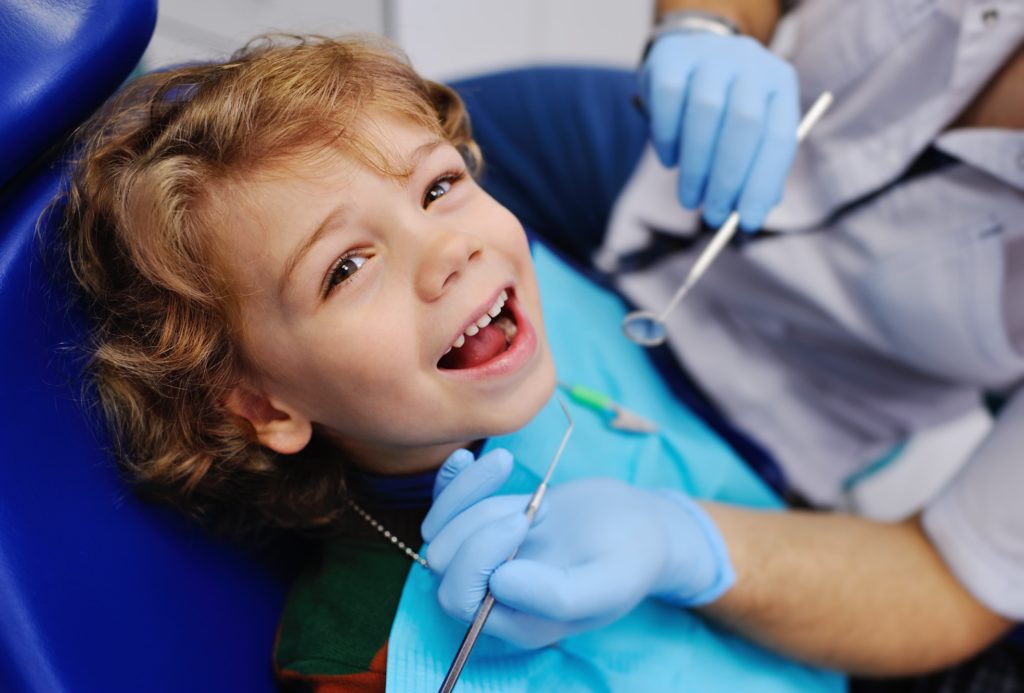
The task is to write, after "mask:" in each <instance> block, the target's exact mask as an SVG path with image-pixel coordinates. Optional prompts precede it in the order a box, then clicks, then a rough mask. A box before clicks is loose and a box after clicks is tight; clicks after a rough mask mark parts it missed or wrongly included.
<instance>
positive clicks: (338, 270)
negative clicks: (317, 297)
mask: <svg viewBox="0 0 1024 693" xmlns="http://www.w3.org/2000/svg"><path fill="white" fill-rule="evenodd" d="M366 260H367V258H366V256H365V255H356V254H353V255H344V256H342V257H340V258H338V259H337V260H335V262H334V264H333V265H332V266H331V269H330V271H329V272H328V273H327V280H326V281H325V282H324V292H323V295H324V296H325V297H326V296H327V294H329V293H331V290H333V289H334V287H336V286H338V284H343V283H345V282H346V281H348V280H349V278H350V277H351V276H352V275H353V274H355V273H356V272H358V271H359V269H360V268H361V267H362V266H363V265H365V264H366Z"/></svg>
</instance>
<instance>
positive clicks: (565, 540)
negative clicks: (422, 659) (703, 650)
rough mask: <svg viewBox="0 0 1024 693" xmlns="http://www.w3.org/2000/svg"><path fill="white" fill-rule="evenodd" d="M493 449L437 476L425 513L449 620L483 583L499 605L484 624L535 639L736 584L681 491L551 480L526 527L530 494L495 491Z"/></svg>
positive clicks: (522, 642) (709, 595)
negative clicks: (645, 604) (645, 603)
mask: <svg viewBox="0 0 1024 693" xmlns="http://www.w3.org/2000/svg"><path fill="white" fill-rule="evenodd" d="M497 452H498V451H495V453H491V455H495V454H496V453H497ZM502 452H504V451H502ZM504 454H505V455H507V453H504ZM488 457H489V456H485V457H483V458H481V459H480V461H479V462H477V463H465V462H464V463H463V464H462V465H461V466H460V468H459V469H458V470H457V472H456V473H455V474H454V475H452V474H446V475H445V476H446V477H447V478H449V479H451V481H450V483H448V485H447V486H445V484H444V480H442V479H441V475H439V482H438V489H437V490H438V491H439V493H438V494H437V496H436V501H435V503H434V506H433V507H432V508H431V510H430V512H429V513H428V515H427V517H426V518H425V519H424V521H423V536H424V539H426V540H427V541H428V542H430V546H429V547H428V549H427V561H428V562H429V563H430V567H431V569H432V570H434V571H435V572H436V573H438V574H440V575H441V576H442V578H441V583H440V586H439V588H438V600H439V602H440V604H441V607H442V609H444V611H445V612H446V613H448V614H449V615H450V616H452V617H453V618H456V619H459V620H461V621H465V622H467V623H468V622H469V621H471V620H472V618H473V616H474V615H475V613H476V610H477V608H478V607H479V604H480V601H481V600H482V599H483V596H484V594H485V593H486V590H487V588H488V586H489V587H490V589H491V591H492V593H493V594H494V597H495V599H496V604H495V607H494V611H492V612H491V616H490V618H489V619H488V622H487V625H486V627H485V631H484V632H486V633H489V634H491V635H494V636H497V637H499V638H502V639H503V640H506V641H509V642H512V643H514V644H516V645H519V646H521V647H531V648H532V647H542V646H544V645H548V644H551V643H553V642H557V641H558V640H561V639H562V638H565V637H568V636H570V635H574V634H576V633H579V632H582V631H585V630H589V629H592V628H596V627H599V626H601V625H604V624H606V623H609V622H611V621H613V620H615V619H617V618H619V617H621V616H623V615H625V614H626V613H628V612H629V611H630V610H631V609H632V608H633V607H635V606H636V605H637V604H638V603H639V602H640V601H641V600H643V599H644V598H646V597H648V596H655V597H659V598H662V599H666V600H669V601H672V602H673V603H676V604H679V605H682V606H695V605H699V604H706V603H708V602H711V601H714V600H715V599H717V598H718V597H719V596H721V595H722V594H723V593H724V592H725V591H726V590H727V589H728V588H729V587H730V586H731V585H732V583H733V581H734V575H733V570H732V567H731V565H730V563H729V559H728V556H727V554H726V551H725V546H724V544H723V543H722V540H721V537H720V536H719V534H718V531H717V529H715V527H714V525H713V524H712V523H711V521H710V520H709V519H708V517H707V516H706V515H705V514H704V512H703V511H702V510H700V509H699V508H698V507H697V506H696V505H695V504H694V503H693V502H692V501H690V500H689V499H688V498H687V497H686V496H685V495H683V494H681V493H677V492H673V491H646V490H642V489H638V488H635V487H632V486H629V485H628V484H625V483H623V482H620V481H616V480H613V479H584V480H580V481H574V482H570V483H566V484H562V485H559V486H555V487H552V488H551V489H550V490H549V491H548V494H547V497H546V498H545V501H544V504H543V505H542V511H541V513H539V514H538V518H537V520H535V523H534V525H533V526H532V527H527V525H526V521H525V517H524V516H523V510H524V508H525V507H526V504H527V502H528V501H529V497H528V496H526V495H512V496H493V495H491V494H493V492H494V490H496V489H497V488H498V487H499V486H500V485H501V482H502V481H503V480H504V479H503V478H502V475H503V474H504V475H505V476H507V474H508V472H505V464H506V462H505V459H507V464H508V470H509V471H511V456H508V457H507V458H504V457H503V458H501V459H499V460H497V461H496V460H494V459H490V460H488V459H487V458H488ZM453 476H454V478H452V477H453ZM524 538H525V539H524ZM516 547H519V554H518V556H517V557H516V558H515V559H514V560H512V561H508V562H506V559H507V558H508V556H509V555H510V554H511V553H512V551H513V550H515V549H516Z"/></svg>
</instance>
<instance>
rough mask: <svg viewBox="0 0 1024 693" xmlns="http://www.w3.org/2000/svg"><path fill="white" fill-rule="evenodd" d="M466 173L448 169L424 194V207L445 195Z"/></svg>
mask: <svg viewBox="0 0 1024 693" xmlns="http://www.w3.org/2000/svg"><path fill="white" fill-rule="evenodd" d="M465 175H466V172H465V171H447V172H445V173H443V174H441V176H439V177H438V178H437V179H436V180H434V182H433V183H431V184H430V186H429V187H428V188H427V191H426V192H425V193H424V195H423V208H424V209H426V208H427V207H429V206H430V204H431V203H432V202H435V201H437V200H438V199H440V198H442V197H444V196H445V195H447V194H448V191H450V190H451V189H452V186H454V185H455V184H456V183H458V182H459V181H460V180H462V178H463V177H464V176H465Z"/></svg>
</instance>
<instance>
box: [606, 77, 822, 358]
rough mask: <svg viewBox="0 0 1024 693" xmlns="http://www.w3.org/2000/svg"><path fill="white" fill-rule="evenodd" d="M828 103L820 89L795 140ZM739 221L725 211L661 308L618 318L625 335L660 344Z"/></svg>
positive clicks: (638, 341) (737, 216)
mask: <svg viewBox="0 0 1024 693" xmlns="http://www.w3.org/2000/svg"><path fill="white" fill-rule="evenodd" d="M831 105H832V94H831V92H827V91H826V92H823V93H822V94H821V95H820V96H819V97H818V98H817V99H816V100H815V102H814V104H813V105H812V106H811V108H810V109H809V110H808V111H807V113H806V115H804V117H803V119H802V120H801V121H800V125H799V126H798V127H797V129H796V141H797V143H800V142H802V141H803V140H804V138H805V137H806V136H807V133H808V132H810V131H811V128H813V127H814V126H815V125H816V124H817V122H818V121H819V120H820V119H821V116H823V115H824V114H825V111H827V110H828V107H829V106H831ZM739 224H740V213H739V212H738V211H736V210H733V212H732V213H731V214H730V215H729V218H728V219H726V220H725V223H724V224H722V225H721V226H720V227H719V229H718V231H716V232H715V235H714V236H713V237H712V239H711V242H710V243H708V246H707V248H705V249H704V250H703V251H702V252H701V254H700V256H698V257H697V260H696V261H695V262H694V263H693V267H691V268H690V271H689V272H688V273H687V274H686V279H685V280H683V283H682V285H681V286H680V287H679V289H678V290H677V291H676V293H675V295H673V296H672V299H671V300H670V301H669V302H668V304H667V305H666V306H665V308H664V310H662V311H661V312H660V313H655V312H654V311H650V310H634V311H633V312H631V313H629V314H628V315H626V317H625V318H624V319H623V321H622V331H623V333H625V335H626V337H627V338H628V339H629V340H630V341H631V342H634V343H636V344H639V345H641V346H645V347H652V346H658V345H659V344H662V343H663V342H664V341H665V339H666V337H667V336H668V331H667V329H666V327H665V318H667V317H668V315H669V313H671V312H672V311H673V310H674V309H675V307H676V306H677V305H678V304H679V302H680V301H681V300H683V297H684V296H686V294H687V293H688V292H689V291H690V289H692V288H693V286H694V284H696V283H697V281H698V280H699V279H700V278H701V277H702V276H704V273H705V272H706V271H707V269H708V267H710V266H711V263H712V262H714V260H715V258H716V257H718V254H719V253H720V252H722V249H723V248H725V246H726V244H728V243H729V241H730V240H731V239H732V237H733V236H734V235H735V234H736V229H737V228H738V227H739Z"/></svg>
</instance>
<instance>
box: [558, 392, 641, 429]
mask: <svg viewBox="0 0 1024 693" xmlns="http://www.w3.org/2000/svg"><path fill="white" fill-rule="evenodd" d="M558 387H560V388H562V389H563V390H564V391H565V393H566V394H567V395H569V397H570V398H571V399H572V400H573V401H574V402H576V403H577V404H582V405H583V406H584V407H587V408H588V409H593V410H594V411H596V412H601V413H606V412H607V413H611V415H612V417H611V419H610V420H609V421H608V425H609V426H611V427H612V428H614V429H616V430H618V431H626V432H628V433H641V434H648V435H650V434H652V433H657V432H658V425H657V424H655V423H654V422H653V421H649V420H648V419H645V418H644V417H642V416H640V415H639V414H637V413H636V412H633V411H630V410H629V409H626V408H625V407H624V406H622V405H621V404H619V403H618V402H616V401H615V400H613V399H612V398H611V397H609V396H608V395H606V394H603V393H601V392H598V391H597V390H595V389H593V388H590V387H585V386H583V385H570V384H569V383H564V382H562V381H561V380H559V381H558Z"/></svg>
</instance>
